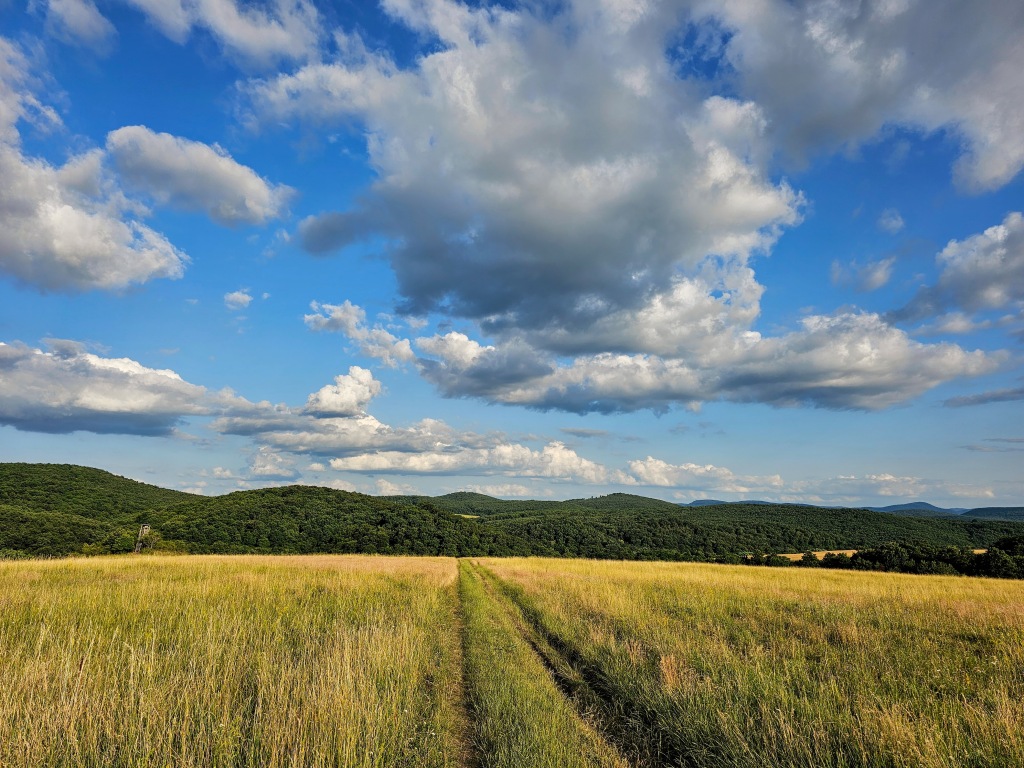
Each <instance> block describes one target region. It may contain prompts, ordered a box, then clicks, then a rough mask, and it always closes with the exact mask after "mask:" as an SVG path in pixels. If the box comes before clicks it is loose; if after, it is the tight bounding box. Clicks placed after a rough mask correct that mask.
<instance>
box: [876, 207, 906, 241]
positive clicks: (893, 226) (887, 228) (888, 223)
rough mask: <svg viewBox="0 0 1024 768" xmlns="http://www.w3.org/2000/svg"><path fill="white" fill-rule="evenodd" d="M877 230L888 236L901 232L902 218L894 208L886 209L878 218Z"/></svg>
mask: <svg viewBox="0 0 1024 768" xmlns="http://www.w3.org/2000/svg"><path fill="white" fill-rule="evenodd" d="M877 223H878V228H879V229H881V230H882V231H883V232H888V233H889V234H890V235H895V234H897V233H899V232H900V231H902V229H903V227H904V223H903V217H902V216H901V215H900V212H899V211H897V210H896V209H895V208H886V209H885V210H884V211H882V213H881V214H880V215H879V217H878V222H877Z"/></svg>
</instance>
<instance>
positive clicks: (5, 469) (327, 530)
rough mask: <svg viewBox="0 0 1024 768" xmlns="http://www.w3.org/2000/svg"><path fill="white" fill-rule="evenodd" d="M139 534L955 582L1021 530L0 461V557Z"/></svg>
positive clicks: (278, 545) (220, 546) (227, 549)
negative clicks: (193, 483) (248, 485)
mask: <svg viewBox="0 0 1024 768" xmlns="http://www.w3.org/2000/svg"><path fill="white" fill-rule="evenodd" d="M143 523H146V524H149V525H150V526H152V532H151V533H150V534H149V535H148V536H147V537H146V538H145V540H144V545H145V546H146V547H148V548H152V549H160V550H170V551H179V552H191V553H296V554H300V553H328V552H338V553H378V554H411V555H453V556H471V555H493V556H506V555H543V556H561V557H587V558H603V559H616V560H677V561H678V560H688V561H733V562H740V561H741V560H742V555H743V553H749V552H800V551H805V550H810V551H814V550H828V549H847V548H848V549H859V550H861V552H858V554H857V555H856V556H855V557H854V558H852V559H847V560H843V559H842V558H836V557H831V558H829V559H827V560H825V561H822V562H821V563H818V565H824V566H826V567H856V568H872V569H875V570H908V571H911V572H956V573H974V572H978V573H994V572H995V571H997V570H999V569H1002V570H1004V571H1007V572H1008V570H1007V569H1008V566H1005V563H1004V564H1003V565H998V564H995V563H993V564H988V565H985V564H983V563H982V562H981V561H978V562H977V563H975V562H974V561H973V560H970V561H969V562H968V561H967V560H964V559H963V558H964V557H966V555H963V554H962V553H964V552H967V553H970V550H971V549H975V548H992V547H993V545H994V542H997V541H999V540H1000V539H1005V538H1006V537H1009V536H1021V535H1024V524H1021V523H1011V522H1004V521H995V520H985V521H982V520H973V521H972V520H961V519H950V518H922V517H905V516H897V515H893V514H887V513H883V512H871V511H868V510H853V509H843V510H838V509H826V508H816V507H803V506H795V505H793V506H788V505H764V504H722V505H710V506H702V507H680V506H678V505H676V504H672V503H670V502H666V501H660V500H657V499H649V498H645V497H642V496H632V495H628V494H612V495H609V496H602V497H598V498H592V499H576V500H573V501H565V502H557V501H519V500H517V501H503V500H500V499H494V498H491V497H489V496H483V495H481V494H473V493H454V494H448V495H446V496H439V497H435V498H430V497H420V496H389V497H374V496H366V495H363V494H358V493H347V492H345V491H336V490H332V489H328V488H316V487H309V486H289V487H284V488H272V489H264V490H252V491H239V492H236V493H230V494H226V495H224V496H216V497H206V496H196V495H192V494H187V493H181V492H179V491H170V490H167V489H163V488H158V487H156V486H152V485H147V484H144V483H138V482H135V481H133V480H127V479H125V478H122V477H117V476H116V475H111V474H109V473H107V472H103V471H101V470H96V469H89V468H87V467H76V466H70V465H45V464H0V557H15V556H24V555H29V556H36V557H38V556H64V555H69V554H75V553H80V554H99V553H119V552H131V551H132V550H133V549H134V546H135V541H136V536H137V534H138V532H139V527H140V525H142V524H143ZM891 541H897V542H917V543H916V544H914V545H909V544H900V545H898V546H900V547H903V549H902V550H901V551H900V552H897V553H895V554H894V553H892V552H890V550H889V549H887V548H886V547H888V546H889V545H888V544H887V542H891ZM1000 551H1002V550H1000ZM873 552H882V553H888V554H884V555H883V554H879V555H873V554H871V553H873ZM954 552H958V553H961V554H958V555H954V554H952V553H954ZM1017 556H1018V555H1016V554H1011V555H1010V557H1017ZM972 557H973V555H972ZM995 557H998V556H997V555H992V556H991V558H995ZM872 558H874V559H872ZM958 558H959V559H958ZM782 560H784V558H775V559H773V558H771V557H769V558H764V557H759V558H757V560H756V562H762V563H765V562H766V563H767V564H779V565H781V564H782V562H780V561H782ZM751 562H755V560H751ZM986 562H987V561H986ZM1014 562H1015V565H1016V561H1014ZM893 563H898V564H897V565H893ZM807 564H808V565H810V564H811V563H810V562H808V563H807ZM1004 566H1005V567H1004ZM945 568H948V569H952V570H941V569H945ZM915 569H916V570H915ZM927 569H932V570H930V571H929V570H927ZM935 569H940V570H935ZM972 569H973V570H972Z"/></svg>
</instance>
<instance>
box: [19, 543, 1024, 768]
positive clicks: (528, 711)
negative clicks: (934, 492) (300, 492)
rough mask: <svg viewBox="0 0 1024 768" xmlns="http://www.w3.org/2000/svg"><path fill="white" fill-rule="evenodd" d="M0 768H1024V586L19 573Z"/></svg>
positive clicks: (646, 575) (863, 579) (544, 572)
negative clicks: (1015, 767) (661, 767)
mask: <svg viewBox="0 0 1024 768" xmlns="http://www.w3.org/2000/svg"><path fill="white" fill-rule="evenodd" d="M0 675H2V679H3V681H4V685H3V686H0V766H3V768H8V767H10V768H15V767H17V768H22V767H23V766H25V767H27V766H41V765H46V766H139V767H142V766H291V765H295V766H480V767H481V768H505V767H506V766H507V767H508V768H512V766H524V767H528V766H545V767H547V766H550V767H551V768H559V767H562V766H566V767H574V766H579V767H580V768H586V767H589V766H609V767H611V766H622V767H623V768H625V767H627V766H657V765H669V766H672V765H676V766H753V765H757V766H807V767H808V768H810V767H811V766H836V767H837V768H838V766H908V767H909V766H926V767H931V766H935V767H938V766H949V767H953V766H964V767H965V768H966V766H993V767H994V766H1009V765H1022V764H1024V704H1022V701H1024V583H1021V582H1018V581H1003V580H996V579H976V578H965V577H947V576H934V577H933V576H906V575H894V574H879V573H855V572H844V571H823V570H820V569H806V570H803V569H801V570H797V569H761V568H750V567H732V566H715V565H694V564H667V563H635V562H634V563H623V562H609V561H583V560H548V559H537V558H521V559H497V558H483V559H462V560H456V559H454V558H412V557H404V558H401V557H368V556H309V557H290V556H284V557H257V556H230V557H224V556H212V557H198V556H189V557H171V556H164V557H155V556H139V557H132V556H125V557H105V558H90V559H69V560H50V561H20V562H0Z"/></svg>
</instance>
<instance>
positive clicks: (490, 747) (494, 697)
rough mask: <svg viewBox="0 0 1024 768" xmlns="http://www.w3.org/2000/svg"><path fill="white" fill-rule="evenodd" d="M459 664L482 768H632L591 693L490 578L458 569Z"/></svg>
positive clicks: (464, 564) (466, 564)
mask: <svg viewBox="0 0 1024 768" xmlns="http://www.w3.org/2000/svg"><path fill="white" fill-rule="evenodd" d="M459 571H460V573H459V594H460V597H461V602H462V608H461V613H462V620H463V627H462V632H463V640H464V641H463V663H464V669H465V675H464V685H465V692H466V697H467V709H468V713H469V716H470V718H471V719H472V723H473V724H472V730H473V743H474V748H475V749H474V754H473V759H474V760H475V761H476V763H475V764H476V765H478V766H480V768H505V767H506V766H507V767H508V768H513V767H515V768H630V766H632V765H634V764H635V763H634V761H630V760H627V759H626V758H624V757H623V753H622V752H621V751H620V750H619V749H618V748H617V747H616V746H615V744H614V743H613V742H612V741H611V740H609V739H608V738H607V737H606V734H605V733H604V732H603V727H602V725H603V721H602V718H601V716H600V712H601V710H602V709H603V708H602V707H600V706H598V705H597V702H596V700H595V699H594V694H593V693H592V692H591V691H590V690H589V686H587V684H586V683H585V681H584V680H583V679H582V678H581V677H580V676H579V675H578V674H577V673H576V672H575V671H574V670H573V668H572V666H571V665H570V664H568V662H566V661H565V660H564V659H563V658H562V657H561V656H560V655H559V654H558V653H556V652H555V651H554V649H552V648H551V647H550V646H549V645H548V644H547V643H546V642H545V641H544V640H543V638H542V637H540V636H539V635H538V634H537V633H536V632H535V631H534V630H533V629H532V627H531V625H530V624H529V622H527V621H526V620H525V618H524V616H523V614H522V612H521V610H520V609H519V608H518V606H517V605H516V604H515V603H514V602H513V601H512V600H510V599H509V597H508V596H507V595H506V594H505V593H504V591H503V590H502V589H501V587H500V585H499V584H497V583H496V580H495V577H494V576H493V575H492V574H491V573H490V572H489V571H487V570H486V569H485V568H483V567H482V566H480V565H478V564H476V563H473V562H471V561H469V560H462V561H460V563H459Z"/></svg>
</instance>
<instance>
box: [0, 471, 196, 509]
mask: <svg viewBox="0 0 1024 768" xmlns="http://www.w3.org/2000/svg"><path fill="white" fill-rule="evenodd" d="M192 498H197V497H196V496H194V495H193V494H191V493H183V492H182V491H169V490H167V489H166V488H160V487H158V486H155V485H147V484H146V483H140V482H137V481H135V480H129V479H127V478H125V477H121V476H119V475H112V474H111V473H109V472H104V471H103V470H102V469H92V468H91V467H79V466H76V465H74V464H15V463H11V464H0V504H4V505H10V506H16V507H21V508H22V509H30V510H35V511H38V512H64V513H69V514H74V515H79V516H81V517H91V518H96V519H103V520H109V519H112V518H115V517H120V516H124V515H131V514H133V513H136V512H142V511H144V510H147V509H153V508H154V507H163V506H167V505H168V504H173V503H175V502H179V501H185V500H187V499H192Z"/></svg>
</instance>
